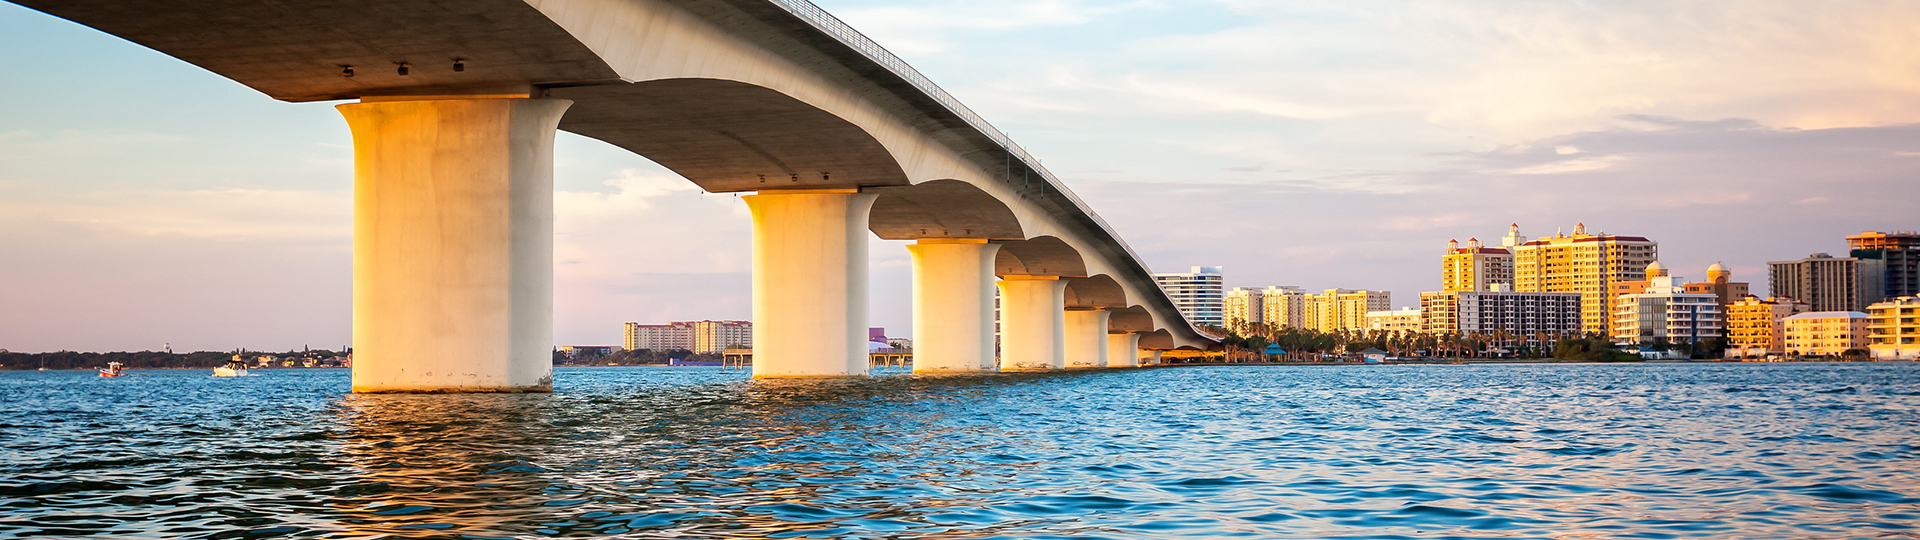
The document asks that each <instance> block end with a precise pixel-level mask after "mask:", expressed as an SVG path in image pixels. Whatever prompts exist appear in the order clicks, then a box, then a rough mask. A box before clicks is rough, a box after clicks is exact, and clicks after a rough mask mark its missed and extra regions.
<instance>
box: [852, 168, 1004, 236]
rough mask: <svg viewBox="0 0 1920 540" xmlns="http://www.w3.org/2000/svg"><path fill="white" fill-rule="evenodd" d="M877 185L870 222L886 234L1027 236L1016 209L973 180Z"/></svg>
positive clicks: (873, 226) (880, 233)
mask: <svg viewBox="0 0 1920 540" xmlns="http://www.w3.org/2000/svg"><path fill="white" fill-rule="evenodd" d="M873 191H874V192H875V193H878V194H880V197H879V198H878V199H875V200H874V202H873V211H872V213H871V215H870V217H869V223H870V227H871V228H872V229H873V233H874V234H875V235H878V236H879V237H881V238H885V239H888V240H912V239H919V238H978V239H987V240H1012V241H1017V240H1020V239H1023V238H1026V234H1025V233H1024V232H1023V231H1024V229H1025V228H1024V227H1022V226H1021V224H1020V218H1019V217H1018V216H1016V215H1015V214H1014V212H1013V209H1012V208H1010V207H1008V206H1007V203H1005V202H1002V201H1001V200H1000V199H999V198H998V197H994V196H993V194H990V193H987V192H986V191H983V190H981V189H980V188H979V187H977V186H975V185H973V184H971V183H967V182H963V181H960V180H950V179H943V180H933V181H928V182H921V183H919V184H914V185H912V186H900V187H886V188H878V189H875V190H873Z"/></svg>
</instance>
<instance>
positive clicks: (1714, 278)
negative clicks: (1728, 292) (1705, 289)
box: [1707, 261, 1733, 283]
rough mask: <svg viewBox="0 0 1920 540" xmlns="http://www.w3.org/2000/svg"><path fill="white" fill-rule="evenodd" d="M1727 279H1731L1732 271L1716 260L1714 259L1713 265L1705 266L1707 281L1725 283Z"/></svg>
mask: <svg viewBox="0 0 1920 540" xmlns="http://www.w3.org/2000/svg"><path fill="white" fill-rule="evenodd" d="M1729 279H1733V272H1730V271H1728V270H1727V267H1725V266H1721V265H1720V263H1719V262H1718V261H1715V262H1714V263H1713V266H1709V267H1707V281H1711V282H1714V283H1725V282H1726V281H1727V280H1729Z"/></svg>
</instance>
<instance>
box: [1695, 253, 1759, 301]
mask: <svg viewBox="0 0 1920 540" xmlns="http://www.w3.org/2000/svg"><path fill="white" fill-rule="evenodd" d="M1686 289H1687V292H1690V293H1703V294H1711V295H1713V296H1714V298H1715V299H1716V300H1717V301H1718V302H1719V304H1720V305H1721V306H1725V305H1727V304H1731V303H1733V302H1735V301H1737V300H1739V299H1741V298H1745V297H1746V296H1747V293H1748V291H1749V290H1750V289H1751V287H1749V286H1748V284H1747V283H1745V282H1739V281H1733V272H1732V271H1730V270H1727V267H1725V266H1722V265H1721V264H1720V263H1718V262H1715V263H1713V266H1709V267H1707V280H1706V281H1702V282H1697V283H1688V284H1686Z"/></svg>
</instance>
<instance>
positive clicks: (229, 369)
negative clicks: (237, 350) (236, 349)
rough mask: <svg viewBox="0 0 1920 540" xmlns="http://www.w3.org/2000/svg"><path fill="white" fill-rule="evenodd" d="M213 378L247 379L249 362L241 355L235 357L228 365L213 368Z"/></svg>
mask: <svg viewBox="0 0 1920 540" xmlns="http://www.w3.org/2000/svg"><path fill="white" fill-rule="evenodd" d="M213 376H215V377H245V376H247V361H246V359H244V358H241V357H240V355H237V354H236V355H233V359H232V360H228V361H227V365H224V366H220V367H217V368H213Z"/></svg>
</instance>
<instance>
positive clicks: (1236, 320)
mask: <svg viewBox="0 0 1920 540" xmlns="http://www.w3.org/2000/svg"><path fill="white" fill-rule="evenodd" d="M1263 300H1266V294H1264V293H1262V292H1261V291H1260V290H1259V289H1247V288H1243V287H1234V288H1233V290H1230V291H1227V293H1226V296H1225V298H1224V300H1223V301H1222V305H1223V306H1224V307H1222V308H1221V309H1222V313H1223V316H1224V317H1225V318H1226V321H1227V324H1226V327H1227V329H1229V330H1233V331H1236V332H1237V331H1242V330H1245V329H1246V328H1247V327H1248V326H1250V325H1253V324H1255V323H1260V322H1264V321H1265V320H1266V312H1265V310H1263V309H1261V308H1262V306H1261V304H1262V303H1263V302H1262V301H1263Z"/></svg>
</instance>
